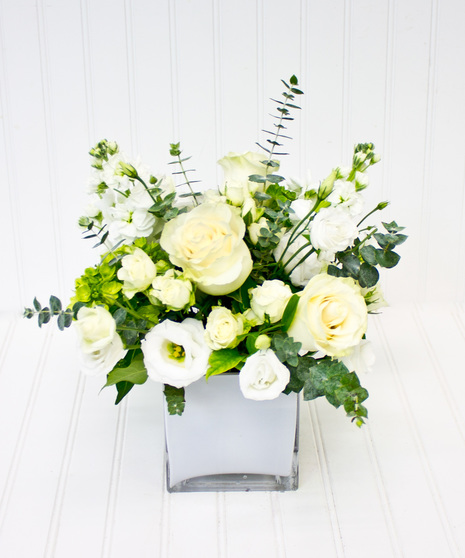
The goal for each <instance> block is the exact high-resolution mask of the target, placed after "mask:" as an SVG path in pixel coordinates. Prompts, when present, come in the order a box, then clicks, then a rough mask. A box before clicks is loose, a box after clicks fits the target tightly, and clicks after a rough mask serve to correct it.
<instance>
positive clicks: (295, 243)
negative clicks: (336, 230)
mask: <svg viewBox="0 0 465 558" xmlns="http://www.w3.org/2000/svg"><path fill="white" fill-rule="evenodd" d="M291 234H292V231H289V232H287V233H286V234H284V235H283V237H282V238H281V240H280V241H279V244H278V245H277V246H276V248H275V250H274V252H273V255H274V258H275V260H276V261H279V260H280V258H281V261H282V263H283V264H284V269H285V271H286V273H289V274H290V275H289V277H290V279H291V282H292V284H293V285H295V286H296V287H304V286H305V285H306V284H307V283H308V282H309V281H310V279H311V278H312V277H314V276H315V275H318V273H321V271H322V269H323V267H324V265H325V264H324V263H323V262H321V261H320V260H319V259H318V256H317V253H316V252H312V253H309V252H310V250H311V248H312V246H310V245H309V241H308V240H307V239H306V238H305V237H304V236H303V235H302V234H300V235H298V236H297V237H295V238H294V239H293V240H292V242H291V244H290V245H289V246H287V243H288V242H289V239H290V237H291ZM304 246H306V248H303V247H304ZM300 248H303V250H302V251H301V252H299V253H298V254H297V255H296V256H295V258H293V257H292V256H294V254H296V252H297V251H298V250H299V249H300ZM284 251H286V252H285V253H284ZM307 253H308V256H307V257H306V258H305V260H304V261H303V262H302V263H300V264H299V261H300V260H301V259H302V258H303V257H304V255H305V254H307ZM291 258H292V259H291ZM297 264H298V265H297Z"/></svg>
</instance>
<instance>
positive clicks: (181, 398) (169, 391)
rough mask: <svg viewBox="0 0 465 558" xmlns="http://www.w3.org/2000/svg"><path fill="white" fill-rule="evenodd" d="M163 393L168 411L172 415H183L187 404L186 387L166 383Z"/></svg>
mask: <svg viewBox="0 0 465 558" xmlns="http://www.w3.org/2000/svg"><path fill="white" fill-rule="evenodd" d="M163 393H164V394H165V399H166V404H167V407H168V413H169V414H170V415H182V413H183V412H184V407H185V406H186V399H185V393H184V388H176V387H174V386H170V385H169V384H165V388H164V390H163Z"/></svg>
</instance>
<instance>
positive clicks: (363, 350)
mask: <svg viewBox="0 0 465 558" xmlns="http://www.w3.org/2000/svg"><path fill="white" fill-rule="evenodd" d="M375 360H376V357H375V353H374V352H373V348H372V346H371V343H370V341H367V340H366V339H362V340H361V341H360V343H359V344H358V345H357V346H356V347H354V349H353V351H352V352H351V353H350V354H349V355H347V356H345V357H342V358H341V361H342V362H343V363H344V364H345V365H346V366H347V368H348V369H349V372H356V373H357V374H366V373H367V372H371V370H372V368H373V365H374V363H375Z"/></svg>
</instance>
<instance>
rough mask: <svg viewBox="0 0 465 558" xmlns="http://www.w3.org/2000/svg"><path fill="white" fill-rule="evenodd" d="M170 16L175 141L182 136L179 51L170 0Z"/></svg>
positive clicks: (171, 0)
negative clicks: (180, 124)
mask: <svg viewBox="0 0 465 558" xmlns="http://www.w3.org/2000/svg"><path fill="white" fill-rule="evenodd" d="M168 18H169V34H170V70H171V118H172V134H173V141H176V142H177V141H179V138H180V133H181V130H180V126H179V121H180V115H179V86H178V51H177V33H176V23H177V22H176V3H175V0H168Z"/></svg>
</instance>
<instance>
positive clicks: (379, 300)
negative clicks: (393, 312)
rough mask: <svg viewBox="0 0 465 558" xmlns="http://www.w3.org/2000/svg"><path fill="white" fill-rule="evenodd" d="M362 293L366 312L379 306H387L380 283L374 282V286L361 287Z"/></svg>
mask: <svg viewBox="0 0 465 558" xmlns="http://www.w3.org/2000/svg"><path fill="white" fill-rule="evenodd" d="M362 294H363V296H364V298H365V303H366V305H367V308H368V312H376V310H379V309H380V308H384V307H386V306H389V304H388V303H387V301H386V300H385V298H384V295H383V291H382V289H381V285H380V284H379V283H376V285H375V286H374V287H370V288H366V289H362Z"/></svg>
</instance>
